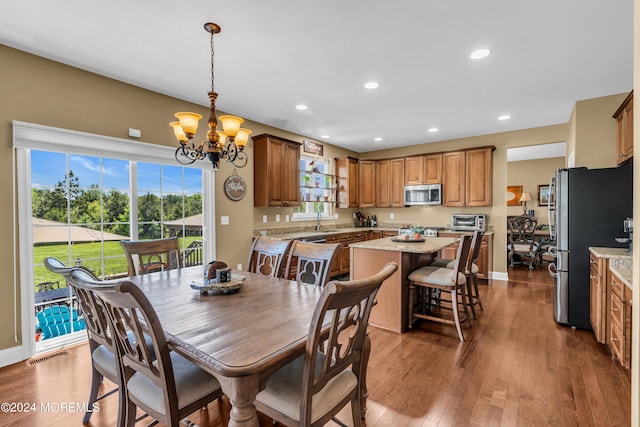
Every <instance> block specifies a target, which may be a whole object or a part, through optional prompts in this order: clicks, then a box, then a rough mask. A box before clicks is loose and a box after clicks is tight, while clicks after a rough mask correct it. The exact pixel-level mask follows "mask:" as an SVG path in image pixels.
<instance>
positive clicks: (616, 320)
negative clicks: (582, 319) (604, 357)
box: [609, 274, 633, 369]
mask: <svg viewBox="0 0 640 427" xmlns="http://www.w3.org/2000/svg"><path fill="white" fill-rule="evenodd" d="M609 276H610V280H609V284H610V287H609V289H610V295H609V303H610V305H609V335H610V339H611V347H610V348H611V352H612V354H613V355H615V356H616V358H617V359H618V361H619V362H620V364H621V365H622V366H624V367H625V368H627V369H629V367H630V366H631V302H632V295H633V294H632V291H631V289H629V288H628V287H627V286H626V285H625V284H624V283H623V282H622V281H621V280H620V279H619V278H618V277H617V276H616V275H615V274H610V275H609Z"/></svg>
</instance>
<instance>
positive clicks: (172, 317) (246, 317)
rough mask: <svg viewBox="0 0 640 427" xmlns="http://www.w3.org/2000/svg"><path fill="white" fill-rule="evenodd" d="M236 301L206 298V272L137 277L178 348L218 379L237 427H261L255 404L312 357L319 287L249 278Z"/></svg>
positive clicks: (236, 294) (231, 295) (230, 295)
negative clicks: (269, 384) (277, 379)
mask: <svg viewBox="0 0 640 427" xmlns="http://www.w3.org/2000/svg"><path fill="white" fill-rule="evenodd" d="M238 276H243V277H244V281H243V282H242V287H241V288H240V289H239V290H237V291H236V292H234V293H226V294H225V293H217V292H212V291H208V292H204V293H201V292H200V291H199V290H197V289H192V287H191V285H192V284H196V285H198V284H200V285H202V283H203V267H202V266H194V267H186V268H181V269H175V270H168V271H162V272H155V273H149V274H145V275H140V276H132V277H129V278H127V280H129V281H131V282H133V283H135V284H137V285H138V286H139V287H140V288H141V289H142V291H143V292H144V293H145V295H146V296H147V298H148V299H149V301H150V302H151V304H152V306H153V308H154V309H155V311H156V313H157V315H158V318H159V319H160V322H161V324H162V328H163V330H164V332H165V335H166V337H167V342H168V344H169V346H170V348H171V349H172V350H174V351H176V352H177V353H179V354H181V355H182V356H184V357H185V358H187V359H189V360H191V361H192V362H194V363H196V364H197V365H198V366H200V367H201V368H203V369H204V370H206V371H207V372H209V373H211V374H212V375H213V376H214V377H215V378H216V379H217V380H218V381H219V382H220V385H221V388H222V391H223V393H224V394H226V395H227V396H228V397H229V400H230V402H231V413H230V420H229V426H232V427H238V426H247V427H248V426H252V427H253V426H258V425H259V423H258V417H257V414H256V408H255V406H254V400H255V397H256V395H257V394H258V392H259V391H260V390H262V389H263V388H264V387H265V385H266V381H267V380H268V379H269V376H270V375H271V374H272V373H273V372H275V371H276V370H278V369H279V368H281V367H283V366H284V365H286V364H287V363H289V362H291V361H293V360H295V359H296V358H298V357H300V356H302V355H304V350H305V345H306V342H307V337H308V335H309V326H310V324H311V319H312V316H313V312H314V309H315V306H316V303H317V301H318V299H319V297H320V294H321V292H322V288H321V287H318V286H313V285H308V284H304V283H299V282H296V281H292V280H285V279H280V278H275V277H269V276H263V275H259V274H254V273H249V272H245V271H236V270H232V278H237V277H238Z"/></svg>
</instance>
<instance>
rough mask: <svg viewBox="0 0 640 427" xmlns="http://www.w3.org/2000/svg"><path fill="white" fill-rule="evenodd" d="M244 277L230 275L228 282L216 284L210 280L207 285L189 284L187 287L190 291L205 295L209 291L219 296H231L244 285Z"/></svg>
mask: <svg viewBox="0 0 640 427" xmlns="http://www.w3.org/2000/svg"><path fill="white" fill-rule="evenodd" d="M244 279H245V276H241V275H239V274H233V273H231V280H229V281H228V282H218V280H216V279H210V280H209V281H208V283H206V284H204V283H196V282H191V284H190V285H189V286H191V289H195V290H197V291H200V293H201V294H206V293H207V292H209V291H212V292H214V293H219V294H231V293H234V292H238V291H239V290H240V288H242V285H243V284H244Z"/></svg>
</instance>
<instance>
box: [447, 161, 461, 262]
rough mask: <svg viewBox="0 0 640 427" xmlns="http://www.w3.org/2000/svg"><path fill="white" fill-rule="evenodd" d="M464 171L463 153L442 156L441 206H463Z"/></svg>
mask: <svg viewBox="0 0 640 427" xmlns="http://www.w3.org/2000/svg"><path fill="white" fill-rule="evenodd" d="M465 171H466V169H465V155H464V151H452V152H449V153H444V154H443V155H442V205H443V206H464V205H465V199H464V198H465V191H464V185H465V177H466V172H465ZM454 258H455V257H454Z"/></svg>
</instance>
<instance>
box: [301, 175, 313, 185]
mask: <svg viewBox="0 0 640 427" xmlns="http://www.w3.org/2000/svg"><path fill="white" fill-rule="evenodd" d="M302 182H303V183H304V186H305V187H308V186H309V184H310V183H311V176H310V175H306V174H305V175H303V177H302Z"/></svg>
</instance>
